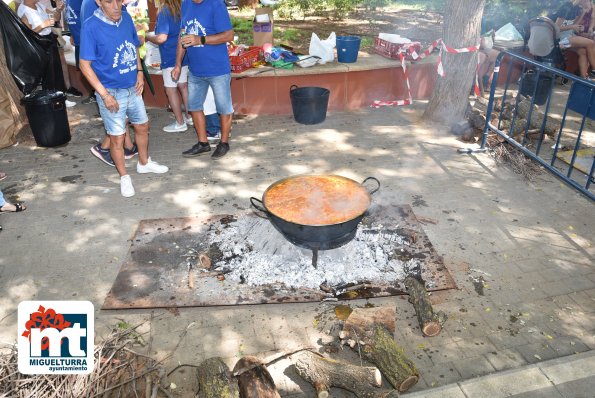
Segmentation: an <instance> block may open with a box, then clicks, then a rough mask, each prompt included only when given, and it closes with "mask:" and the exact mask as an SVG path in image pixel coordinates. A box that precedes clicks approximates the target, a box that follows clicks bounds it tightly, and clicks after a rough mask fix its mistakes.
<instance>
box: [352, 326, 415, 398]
mask: <svg viewBox="0 0 595 398" xmlns="http://www.w3.org/2000/svg"><path fill="white" fill-rule="evenodd" d="M361 353H362V354H363V356H364V358H365V359H367V360H368V361H370V362H371V363H373V364H374V365H376V366H377V367H378V369H379V370H380V372H382V374H383V375H384V377H385V378H386V380H388V382H389V383H390V384H391V385H392V386H393V387H394V388H396V389H397V390H399V392H405V391H407V390H409V389H410V388H411V387H413V386H414V385H415V384H416V383H417V382H418V381H419V372H418V371H417V368H416V367H415V364H414V363H413V362H412V361H411V360H410V359H409V358H408V357H407V355H405V353H404V352H403V349H402V348H401V347H399V346H398V345H397V343H396V342H395V339H394V337H393V334H392V333H389V332H388V331H387V330H386V328H384V327H383V326H381V325H375V327H374V333H373V335H372V336H371V338H369V339H368V340H367V341H366V344H365V345H364V346H363V347H362V348H361Z"/></svg>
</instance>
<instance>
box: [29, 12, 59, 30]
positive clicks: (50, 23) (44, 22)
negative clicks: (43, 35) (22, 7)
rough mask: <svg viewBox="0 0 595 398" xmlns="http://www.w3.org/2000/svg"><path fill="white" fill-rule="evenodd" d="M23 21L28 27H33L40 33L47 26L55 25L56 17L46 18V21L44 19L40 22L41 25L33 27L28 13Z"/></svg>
mask: <svg viewBox="0 0 595 398" xmlns="http://www.w3.org/2000/svg"><path fill="white" fill-rule="evenodd" d="M21 21H23V23H24V24H25V26H26V27H28V28H29V29H31V30H32V31H33V32H35V33H39V32H41V31H42V30H44V29H45V28H47V27H51V26H54V19H53V18H52V17H50V18H48V19H46V20H45V21H43V22H42V23H40V24H39V25H37V26H36V27H34V28H33V27H31V24H30V23H29V20H28V19H27V14H25V15H23V16H22V18H21Z"/></svg>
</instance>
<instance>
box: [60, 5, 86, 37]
mask: <svg viewBox="0 0 595 398" xmlns="http://www.w3.org/2000/svg"><path fill="white" fill-rule="evenodd" d="M82 2H83V1H82V0H67V1H66V9H65V10H64V16H65V18H66V23H67V24H68V30H70V35H71V37H72V40H74V45H75V46H79V45H80V43H81V22H82V21H83V20H82V19H81V4H82Z"/></svg>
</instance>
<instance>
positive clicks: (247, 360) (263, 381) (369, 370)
mask: <svg viewBox="0 0 595 398" xmlns="http://www.w3.org/2000/svg"><path fill="white" fill-rule="evenodd" d="M405 287H406V289H407V292H408V293H409V302H410V303H411V304H412V306H413V308H414V309H415V312H416V315H417V319H418V321H419V325H420V329H421V331H422V333H423V335H424V336H426V337H431V336H436V335H438V334H439V333H440V332H441V330H442V326H443V324H444V322H445V321H446V315H445V314H444V313H443V312H441V311H437V312H435V311H434V310H433V308H432V304H431V302H430V299H429V294H428V292H427V291H426V289H425V284H424V282H423V281H422V280H420V279H417V278H415V277H408V278H407V279H406V280H405ZM341 307H345V306H341ZM343 312H345V311H341V313H343ZM347 314H348V316H347ZM347 314H344V315H346V318H345V317H341V318H339V319H344V321H343V322H342V330H341V331H340V332H339V336H338V337H339V341H340V343H341V345H343V346H348V347H350V348H351V349H352V350H353V351H354V352H355V353H357V354H358V355H359V356H360V358H361V360H365V361H367V362H368V363H369V365H365V364H363V362H362V363H361V364H357V365H356V364H352V363H348V362H346V361H341V360H337V359H334V358H330V357H329V356H327V355H322V354H319V353H318V352H315V351H314V350H313V349H311V348H303V349H299V350H294V351H285V352H278V353H276V354H273V355H269V356H268V357H260V356H244V357H243V358H241V359H240V360H239V361H238V362H237V363H236V364H235V366H234V369H233V371H230V370H229V368H228V367H227V366H226V365H225V363H224V362H223V361H222V360H221V358H210V359H207V360H206V361H204V362H203V363H201V364H200V365H199V366H198V369H197V377H198V384H199V392H198V395H197V396H198V397H199V398H211V397H213V398H214V397H224V398H237V397H240V398H279V397H280V395H279V392H278V391H277V388H276V386H275V382H274V380H273V378H272V377H271V375H270V373H269V372H268V370H267V365H268V364H269V363H271V362H272V361H274V360H277V359H279V358H281V357H283V356H288V355H291V361H292V363H293V366H294V368H295V371H296V372H297V374H298V375H300V376H301V377H302V378H303V379H304V380H305V381H307V382H308V383H310V384H311V385H312V387H313V389H314V391H315V394H316V395H315V396H316V398H327V397H330V396H331V395H330V394H331V393H330V389H331V388H332V387H335V388H341V389H344V390H347V391H350V392H352V393H353V394H354V395H355V396H356V397H359V398H391V397H395V398H396V397H398V396H399V394H400V393H402V392H405V391H407V390H409V389H410V388H411V387H412V386H414V385H415V384H416V383H417V382H418V381H419V377H420V374H419V370H418V369H417V367H416V366H415V364H414V363H413V361H412V360H411V359H410V358H409V357H408V356H407V354H406V353H405V351H404V349H403V348H402V347H400V346H399V345H398V344H397V342H396V341H395V338H394V334H395V330H396V311H395V308H387V307H372V308H355V309H353V310H352V311H351V312H350V313H347ZM383 378H384V379H385V380H386V381H387V382H388V384H390V386H391V387H392V388H383V387H382V385H383V383H382V380H383Z"/></svg>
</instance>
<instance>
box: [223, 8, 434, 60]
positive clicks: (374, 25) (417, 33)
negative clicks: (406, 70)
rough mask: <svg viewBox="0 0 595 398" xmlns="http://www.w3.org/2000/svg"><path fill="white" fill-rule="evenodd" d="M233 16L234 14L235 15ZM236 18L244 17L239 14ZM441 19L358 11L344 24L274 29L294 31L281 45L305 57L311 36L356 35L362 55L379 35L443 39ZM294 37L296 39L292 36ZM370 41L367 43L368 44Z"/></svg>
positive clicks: (293, 23)
mask: <svg viewBox="0 0 595 398" xmlns="http://www.w3.org/2000/svg"><path fill="white" fill-rule="evenodd" d="M232 15H234V12H233V11H232ZM236 15H241V14H239V12H237V14H236ZM442 19H443V18H442V15H440V14H438V13H435V12H427V11H420V10H410V9H399V8H383V9H380V10H376V11H366V10H364V9H359V10H357V11H356V12H353V13H351V14H350V15H349V16H348V17H347V18H345V19H343V20H337V19H334V18H333V17H332V15H328V16H308V17H306V18H305V19H303V20H302V19H300V18H297V19H293V20H286V19H275V29H280V30H281V31H285V30H287V29H295V30H298V31H299V34H297V35H295V36H296V37H294V38H292V39H291V40H282V41H281V43H283V44H288V45H290V46H292V47H293V48H294V49H295V50H298V51H300V52H303V53H307V52H308V46H309V43H310V37H311V35H312V32H314V33H316V34H317V35H318V36H319V37H320V38H326V37H328V35H329V34H330V33H331V32H335V33H336V34H337V35H338V36H343V35H355V36H360V37H362V46H361V48H360V51H363V52H369V53H373V50H374V38H376V37H378V33H381V32H383V33H396V34H399V35H401V36H403V37H406V38H408V39H411V40H414V41H420V42H421V43H422V44H423V45H426V46H427V45H429V44H430V43H431V42H432V41H434V40H436V39H438V38H440V37H441V36H442ZM292 36H293V35H292ZM366 39H367V40H366ZM276 40H277V38H276Z"/></svg>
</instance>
